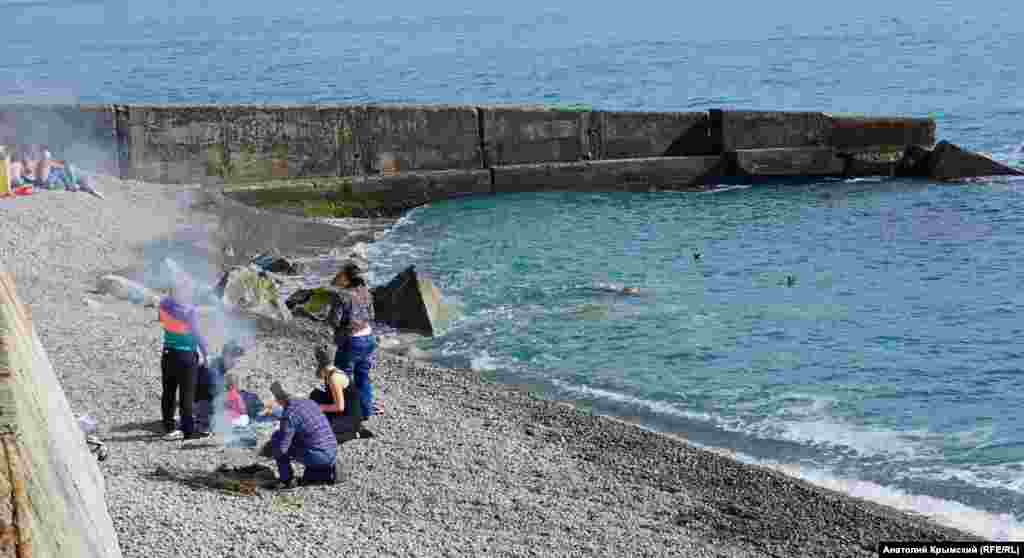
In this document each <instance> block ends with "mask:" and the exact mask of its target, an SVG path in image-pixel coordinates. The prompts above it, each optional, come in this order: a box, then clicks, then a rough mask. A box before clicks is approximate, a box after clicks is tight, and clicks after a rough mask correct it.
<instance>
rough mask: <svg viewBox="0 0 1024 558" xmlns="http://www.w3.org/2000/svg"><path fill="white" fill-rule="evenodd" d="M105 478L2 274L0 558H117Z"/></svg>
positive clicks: (11, 281)
mask: <svg viewBox="0 0 1024 558" xmlns="http://www.w3.org/2000/svg"><path fill="white" fill-rule="evenodd" d="M105 492H106V490H105V487H104V482H103V475H102V474H101V473H100V470H99V467H98V466H97V463H96V459H95V458H94V457H93V456H92V454H91V453H89V450H88V448H87V446H86V444H85V439H84V436H83V435H82V432H81V430H80V429H79V427H78V424H77V421H76V420H75V417H74V415H73V414H72V412H71V407H70V406H69V405H68V401H67V398H66V397H65V396H64V390H63V389H61V386H60V383H59V382H58V381H57V376H56V374H54V371H53V367H52V366H51V364H50V359H49V358H48V357H47V356H46V351H45V350H44V349H43V345H42V343H41V342H40V340H39V336H38V335H36V331H35V328H34V327H33V325H32V321H31V319H30V316H29V313H28V309H27V308H26V307H25V306H24V305H22V304H21V303H20V302H19V301H18V297H17V295H16V293H15V289H14V278H13V277H12V276H11V275H10V274H9V273H7V272H3V271H0V558H8V557H11V558H64V557H74V558H94V557H95V558H100V557H102V558H119V557H120V556H121V550H120V547H119V546H118V541H117V533H116V532H115V531H114V525H113V522H112V521H111V519H110V514H109V512H108V511H107V504H106V499H105Z"/></svg>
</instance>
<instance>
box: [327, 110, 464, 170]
mask: <svg viewBox="0 0 1024 558" xmlns="http://www.w3.org/2000/svg"><path fill="white" fill-rule="evenodd" d="M352 110H353V112H355V113H357V114H359V115H361V124H360V125H359V126H357V127H356V128H355V143H356V144H357V145H358V147H359V150H360V151H361V153H362V155H361V157H360V160H361V161H362V168H361V170H362V172H356V173H347V174H377V173H386V174H387V173H390V172H403V171H414V170H447V169H479V168H483V165H482V163H481V156H480V133H479V123H478V119H477V110H476V109H475V108H473V107H468V106H444V105H440V106H367V107H361V108H356V109H352ZM347 174H342V176H346V175H347Z"/></svg>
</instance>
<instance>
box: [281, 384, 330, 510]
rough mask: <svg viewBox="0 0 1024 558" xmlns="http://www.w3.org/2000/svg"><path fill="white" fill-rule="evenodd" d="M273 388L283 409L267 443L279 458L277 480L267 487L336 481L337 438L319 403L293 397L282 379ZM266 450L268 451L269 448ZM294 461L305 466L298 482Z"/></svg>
mask: <svg viewBox="0 0 1024 558" xmlns="http://www.w3.org/2000/svg"><path fill="white" fill-rule="evenodd" d="M270 392H271V393H273V394H274V400H276V401H277V404H278V405H280V406H281V407H282V408H283V409H284V411H283V412H282V413H281V425H280V426H279V427H278V429H277V430H276V431H274V434H273V435H272V436H271V437H270V443H269V444H267V446H268V447H269V452H270V453H271V454H272V455H273V457H274V461H276V462H277V475H278V480H276V481H274V482H272V483H269V484H267V485H266V486H265V488H269V489H271V490H287V489H291V488H295V486H296V484H301V485H310V484H334V483H335V482H336V481H337V478H338V476H337V472H336V471H335V464H336V462H337V457H338V441H337V440H336V439H335V438H334V432H332V431H331V425H330V423H329V422H328V421H327V417H326V416H324V413H323V411H321V410H320V406H319V405H317V404H316V402H314V401H311V400H309V399H294V398H292V396H291V394H289V393H288V392H287V391H285V389H284V387H283V386H281V384H280V382H274V383H273V384H271V386H270ZM264 451H268V450H267V448H265V449H264ZM292 461H300V462H301V463H302V464H303V465H305V466H306V470H305V472H304V473H303V475H302V481H300V482H299V483H296V481H295V471H294V470H293V469H292Z"/></svg>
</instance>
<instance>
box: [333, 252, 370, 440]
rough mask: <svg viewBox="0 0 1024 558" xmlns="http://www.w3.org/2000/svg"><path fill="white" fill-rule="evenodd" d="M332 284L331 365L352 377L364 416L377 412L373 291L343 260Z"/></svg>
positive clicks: (355, 268) (363, 433) (367, 434)
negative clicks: (373, 381) (372, 373)
mask: <svg viewBox="0 0 1024 558" xmlns="http://www.w3.org/2000/svg"><path fill="white" fill-rule="evenodd" d="M331 283H332V285H333V286H334V287H335V288H337V289H338V291H337V296H335V298H334V300H333V301H332V303H331V309H330V312H329V313H328V316H327V321H328V323H329V324H330V325H331V327H333V328H334V343H335V345H336V346H337V348H338V350H337V352H336V353H335V355H334V366H335V367H337V368H339V369H340V370H342V371H344V372H345V374H347V375H348V376H349V378H350V379H351V380H352V384H353V386H354V387H355V388H356V390H357V391H358V392H359V399H360V403H361V407H362V414H363V417H364V418H368V417H370V416H372V415H374V414H375V413H376V411H377V409H376V407H375V405H374V393H373V385H372V384H371V382H370V370H371V369H372V368H373V365H374V355H375V352H376V350H377V341H376V339H375V338H374V335H373V328H372V326H371V324H372V323H373V320H374V318H375V316H374V310H373V294H372V293H370V289H369V288H368V287H367V285H366V280H365V279H363V277H362V270H361V269H360V268H359V265H357V264H356V263H355V262H351V261H350V262H348V263H346V264H345V265H344V266H343V267H342V269H341V271H339V272H338V274H337V275H335V276H334V280H333V281H332V282H331ZM360 433H361V436H362V437H370V436H372V435H373V434H372V433H370V431H369V430H366V429H365V428H361V430H360Z"/></svg>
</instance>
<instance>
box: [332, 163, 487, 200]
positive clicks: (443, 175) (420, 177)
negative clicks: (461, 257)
mask: <svg viewBox="0 0 1024 558" xmlns="http://www.w3.org/2000/svg"><path fill="white" fill-rule="evenodd" d="M352 192H353V193H354V194H357V195H365V194H369V195H372V196H373V197H374V199H376V200H377V201H379V202H380V203H382V204H384V208H385V209H387V210H396V209H408V208H412V207H417V206H420V205H423V204H426V203H430V202H433V201H439V200H444V199H450V198H458V197H462V196H470V195H480V194H490V193H491V173H490V171H488V170H486V169H480V170H447V171H421V172H407V173H401V174H397V175H394V176H374V177H367V178H365V179H362V180H356V181H354V182H353V184H352Z"/></svg>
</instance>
